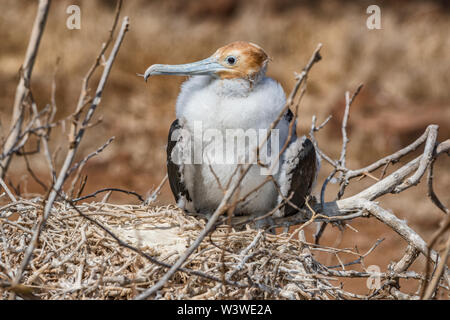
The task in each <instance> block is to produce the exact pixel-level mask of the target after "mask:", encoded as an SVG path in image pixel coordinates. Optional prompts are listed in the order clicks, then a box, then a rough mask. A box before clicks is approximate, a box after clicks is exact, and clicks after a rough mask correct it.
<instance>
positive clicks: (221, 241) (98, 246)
mask: <svg viewBox="0 0 450 320" xmlns="http://www.w3.org/2000/svg"><path fill="white" fill-rule="evenodd" d="M40 202H41V200H40V199H33V200H20V201H19V202H17V203H15V204H12V203H11V204H10V205H8V206H7V207H6V206H5V207H3V208H2V217H1V218H2V221H3V222H4V223H2V224H1V225H0V231H1V232H2V234H3V235H4V234H8V235H9V236H8V237H3V239H5V240H6V241H5V242H3V243H2V245H1V246H0V254H1V256H2V260H3V261H5V265H2V266H0V267H2V268H3V269H4V270H5V272H7V270H12V269H13V268H11V266H17V265H19V264H20V263H21V260H22V259H23V253H24V251H25V248H26V247H27V245H28V244H29V241H30V238H31V236H30V235H31V233H32V231H31V229H32V227H33V225H34V224H35V221H36V219H37V217H38V215H39V214H40V207H41V203H40ZM77 208H78V210H79V212H81V213H82V214H83V215H85V216H87V217H89V218H90V219H94V220H95V221H96V222H97V223H100V224H101V225H102V226H103V227H106V228H108V229H109V230H110V231H111V232H113V233H114V234H115V235H116V236H118V237H119V238H121V239H122V240H125V241H126V242H127V243H128V244H129V245H132V246H135V247H136V248H139V249H140V250H142V251H143V252H145V253H146V254H147V255H150V256H151V257H152V258H155V259H158V260H159V261H161V262H163V263H169V264H170V263H174V262H175V261H176V259H177V258H178V257H179V256H180V255H181V254H182V253H183V251H184V250H185V249H186V247H187V246H188V245H189V243H190V242H192V241H194V240H195V239H196V237H197V236H198V235H199V233H200V231H201V230H202V229H203V228H204V221H202V220H197V219H196V218H194V217H190V216H186V215H185V214H184V213H182V212H181V211H180V210H179V209H177V208H174V207H173V206H166V207H148V206H137V205H115V204H108V203H101V202H100V203H85V204H81V205H77ZM53 210H54V212H53V214H52V215H51V217H50V218H49V220H48V221H47V226H46V228H45V230H44V231H43V233H42V234H41V237H40V242H39V246H38V247H37V248H36V249H35V254H34V257H33V259H32V260H31V262H30V264H29V267H28V268H27V269H26V270H25V272H24V278H23V282H22V284H21V285H19V286H17V287H14V288H11V287H9V283H8V282H7V281H5V279H0V286H1V287H3V288H7V289H8V290H2V291H3V292H2V295H1V296H2V297H3V298H4V299H7V298H8V297H9V296H10V294H11V292H14V293H15V294H17V295H19V296H20V297H22V298H33V299H36V298H39V299H130V298H133V297H135V296H136V295H137V294H139V293H141V292H142V291H143V290H144V289H146V288H148V287H150V286H152V285H153V284H155V283H156V282H157V281H158V280H159V278H160V277H162V276H163V275H164V273H165V270H166V269H165V268H163V267H161V266H159V265H157V264H155V263H152V262H150V261H147V260H146V259H145V257H143V256H142V255H140V254H138V253H137V252H135V251H132V250H130V249H129V248H126V247H124V246H121V245H118V242H117V241H116V240H115V239H114V238H112V237H111V236H110V235H109V234H107V233H106V232H105V231H104V230H103V229H101V228H100V227H99V226H98V225H97V224H94V223H92V221H88V220H87V219H86V218H85V217H82V216H80V214H79V212H77V211H75V210H74V209H73V208H72V207H71V206H70V205H68V204H64V203H55V205H54V209H53ZM156 235H158V236H156ZM299 238H300V239H302V238H301V237H299ZM12 248H14V250H12ZM372 250H375V245H374V246H373V247H372V249H371V250H369V251H368V252H365V253H360V252H358V251H355V250H354V249H352V248H343V249H336V248H331V247H326V246H319V245H313V244H311V243H308V242H306V241H305V240H304V239H303V240H298V239H297V237H292V236H291V235H290V234H286V233H282V234H278V235H271V234H267V233H264V232H262V231H257V230H254V229H250V228H247V229H246V230H243V231H236V230H230V229H229V228H228V226H219V227H218V228H217V229H216V230H215V231H214V232H213V233H212V234H211V236H210V237H209V238H208V239H207V240H205V241H204V242H203V243H202V244H201V245H200V246H199V247H198V248H197V250H196V251H195V252H194V254H193V255H192V256H191V257H190V258H189V260H188V261H187V262H186V263H185V264H184V268H187V269H189V270H195V271H200V272H204V274H208V275H209V276H213V277H216V278H218V279H226V280H227V281H231V282H234V283H235V285H224V284H222V283H221V282H217V281H214V280H211V279H208V278H204V277H202V276H192V275H189V274H187V273H186V272H177V273H176V274H175V276H174V277H173V278H172V279H171V280H170V281H169V282H167V284H166V285H165V286H164V287H163V288H162V289H161V290H159V291H158V294H157V296H156V297H155V298H156V299H330V298H332V299H364V298H365V297H367V296H370V294H371V293H373V291H371V290H369V289H367V290H366V293H365V294H363V295H361V294H355V293H352V292H349V291H348V290H344V289H343V284H342V282H341V280H342V278H344V279H345V278H346V277H349V276H354V275H355V274H357V275H359V276H357V278H358V277H359V278H360V279H361V282H364V283H365V282H366V281H367V278H368V274H367V272H365V270H366V267H367V266H364V261H365V258H366V256H367V255H369V254H371V252H372ZM317 253H322V255H327V256H340V257H341V258H342V259H343V258H345V257H346V256H349V257H351V258H352V260H357V259H358V258H361V262H360V263H358V264H357V265H359V267H357V268H356V269H353V271H351V270H350V271H348V269H347V271H343V270H342V269H340V271H338V270H337V269H336V270H334V269H333V268H327V267H325V266H324V265H323V264H322V263H324V262H322V263H320V262H319V261H317V260H315V259H316V258H313V256H312V255H311V254H314V256H317ZM323 260H324V261H326V259H323ZM344 270H345V268H344ZM397 275H399V276H400V278H405V279H406V278H411V279H416V280H417V279H421V278H422V276H421V275H420V274H418V273H415V272H412V271H409V272H407V273H402V274H397ZM9 276H10V277H11V278H12V277H13V275H9ZM391 276H392V274H389V273H386V274H384V273H383V274H382V275H381V280H385V279H387V278H389V277H391ZM416 280H415V281H416ZM446 290H448V288H447V289H446ZM446 290H440V294H438V296H442V295H443V294H445V291H446ZM381 297H383V296H381ZM384 297H385V298H390V296H389V294H387V295H385V296H384ZM378 298H380V297H378Z"/></svg>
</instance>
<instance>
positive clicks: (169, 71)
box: [144, 57, 226, 81]
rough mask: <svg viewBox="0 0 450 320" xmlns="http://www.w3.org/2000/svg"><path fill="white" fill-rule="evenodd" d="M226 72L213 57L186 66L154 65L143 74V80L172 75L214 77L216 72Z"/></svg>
mask: <svg viewBox="0 0 450 320" xmlns="http://www.w3.org/2000/svg"><path fill="white" fill-rule="evenodd" d="M223 70H226V67H224V66H223V65H221V64H220V63H219V62H218V61H217V59H216V58H215V57H209V58H206V59H204V60H200V61H197V62H193V63H186V64H176V65H169V64H154V65H152V66H150V67H149V68H148V69H147V70H146V71H145V73H144V80H145V81H147V79H148V78H149V77H150V76H154V75H173V76H190V75H214V74H215V73H216V72H217V71H223Z"/></svg>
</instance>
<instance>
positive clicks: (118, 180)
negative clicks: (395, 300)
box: [0, 0, 450, 292]
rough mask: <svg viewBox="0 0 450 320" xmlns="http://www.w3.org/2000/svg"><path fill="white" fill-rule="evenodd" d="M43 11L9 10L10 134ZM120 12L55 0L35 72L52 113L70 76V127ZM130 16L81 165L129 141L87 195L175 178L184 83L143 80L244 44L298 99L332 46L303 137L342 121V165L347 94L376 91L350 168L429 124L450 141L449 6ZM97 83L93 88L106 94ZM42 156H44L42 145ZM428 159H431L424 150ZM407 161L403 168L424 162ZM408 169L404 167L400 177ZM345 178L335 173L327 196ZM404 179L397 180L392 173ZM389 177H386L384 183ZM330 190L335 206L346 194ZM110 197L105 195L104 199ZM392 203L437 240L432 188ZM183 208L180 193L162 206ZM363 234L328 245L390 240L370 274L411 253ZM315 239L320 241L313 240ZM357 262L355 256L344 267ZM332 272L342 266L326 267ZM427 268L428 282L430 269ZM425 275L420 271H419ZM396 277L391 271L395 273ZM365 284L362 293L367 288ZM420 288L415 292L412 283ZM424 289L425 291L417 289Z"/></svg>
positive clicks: (132, 6) (184, 8)
mask: <svg viewBox="0 0 450 320" xmlns="http://www.w3.org/2000/svg"><path fill="white" fill-rule="evenodd" d="M72 4H76V5H78V6H80V8H81V29H80V30H76V29H75V30H69V29H68V28H67V27H66V20H67V18H68V17H69V14H67V13H66V9H67V7H68V6H69V5H72ZM371 4H377V5H379V6H380V8H381V29H380V30H369V29H368V28H367V26H366V20H367V18H368V17H369V14H367V13H366V9H367V7H368V6H369V5H371ZM36 8H37V1H29V0H2V14H1V16H0V39H2V40H1V45H0V84H1V85H0V120H1V125H2V126H1V130H2V132H1V133H2V134H3V135H5V134H6V133H7V130H8V128H9V122H10V116H11V108H12V105H13V100H14V92H15V88H16V85H17V81H18V78H19V77H18V70H19V68H20V66H21V64H22V62H23V59H24V55H25V51H26V46H27V43H28V39H29V35H30V32H31V27H32V23H33V21H34V17H35V14H36ZM114 9H115V1H109V0H97V1H75V0H70V1H66V0H58V1H53V3H52V6H51V9H50V13H49V17H48V21H47V26H46V30H45V33H44V36H43V39H42V42H41V46H40V49H39V55H38V58H37V61H36V64H35V67H34V71H33V76H32V82H31V88H32V92H33V95H34V97H35V99H36V101H37V103H38V106H39V108H43V107H44V106H45V105H46V104H47V103H49V102H50V97H51V87H52V81H53V74H54V72H55V66H56V61H57V59H60V63H59V67H58V69H57V72H56V104H57V107H58V113H57V118H59V119H62V118H64V117H66V116H68V115H69V114H70V113H71V112H72V111H73V110H74V109H75V106H76V103H77V99H78V96H79V92H80V88H81V80H82V79H83V77H84V75H85V74H86V72H87V70H88V69H89V67H90V66H91V64H92V63H93V61H94V59H95V57H96V55H97V53H98V51H99V49H100V48H101V44H102V42H103V41H105V40H106V38H107V36H108V31H109V29H110V26H111V24H112V19H113V16H114ZM124 15H127V16H129V17H130V22H131V26H130V30H129V32H128V34H127V35H126V37H125V40H124V43H123V45H122V47H121V49H120V51H119V55H118V58H117V60H116V61H115V63H114V66H113V69H112V72H111V75H110V77H109V80H108V84H107V86H106V90H105V92H104V94H103V98H102V102H101V104H100V107H99V108H98V109H97V112H96V115H95V117H96V118H97V119H100V118H101V119H102V122H101V123H100V124H98V125H97V126H96V127H94V128H92V129H89V130H88V132H87V135H86V136H85V138H84V140H83V142H82V144H81V148H80V150H79V152H78V159H81V158H83V157H84V156H86V155H87V154H88V153H90V152H92V151H94V150H95V149H97V148H98V147H99V146H101V145H102V144H103V143H105V142H106V141H107V140H108V138H109V137H111V136H115V137H116V139H115V141H114V142H113V143H112V144H111V145H110V146H109V147H108V148H107V149H106V150H105V151H104V152H102V153H101V154H100V155H99V156H97V157H94V158H93V159H92V160H90V162H89V163H88V165H87V166H86V168H85V172H84V173H85V174H86V175H87V176H88V179H87V185H86V188H85V192H84V193H85V194H87V193H90V192H93V191H95V190H97V189H100V188H104V187H117V188H124V189H128V190H134V191H136V192H138V193H140V194H144V195H145V194H147V193H148V192H149V191H151V190H153V189H154V188H155V187H156V186H157V185H158V184H159V182H160V181H161V179H162V178H163V177H164V175H165V174H166V165H165V163H166V153H165V146H166V143H167V134H168V129H169V127H170V124H171V122H172V121H173V120H174V117H175V101H176V98H177V95H178V92H179V87H180V85H181V83H182V82H183V81H184V79H183V78H182V77H164V76H159V77H154V78H152V79H151V80H150V81H149V83H147V84H146V83H145V82H144V81H143V79H142V78H140V77H137V76H136V73H143V72H144V71H145V70H146V68H147V67H148V66H150V65H151V64H154V63H169V64H177V63H186V62H192V61H195V60H198V59H202V58H205V57H208V56H209V55H210V54H212V53H213V52H214V51H215V50H216V49H217V48H218V47H221V46H223V45H225V44H227V43H229V42H232V41H236V40H245V41H251V42H254V43H256V44H258V45H260V46H261V47H263V48H264V49H265V50H266V52H267V53H268V54H269V55H270V56H271V57H272V59H273V61H271V63H270V64H269V69H268V76H270V77H273V78H275V79H276V80H278V81H279V82H280V83H281V85H282V86H283V88H284V89H285V91H286V92H287V93H288V92H290V90H291V88H292V86H293V85H294V83H295V80H294V72H300V71H301V69H302V67H303V66H304V65H305V64H306V62H307V61H308V59H309V57H310V56H311V54H312V52H313V51H314V49H315V48H316V47H317V44H318V43H319V42H320V43H323V48H322V50H321V53H322V56H323V59H322V61H321V62H320V63H319V64H317V65H315V66H314V67H313V69H312V71H311V72H310V75H309V81H308V88H307V94H306V96H305V97H304V99H303V101H302V104H301V109H300V119H299V127H298V132H299V133H301V134H305V133H307V131H308V130H309V127H310V124H311V117H312V115H313V114H315V115H317V117H318V122H319V123H321V122H322V121H323V120H324V119H325V118H326V117H327V116H328V115H330V114H331V115H332V116H333V118H332V120H331V121H330V123H329V124H328V125H327V126H326V127H325V128H324V129H323V130H321V131H320V132H319V133H318V134H317V139H318V140H319V144H320V146H321V148H322V149H323V150H324V151H325V152H327V153H328V154H329V155H331V156H333V157H335V158H336V157H338V155H339V151H340V143H341V140H340V139H341V134H340V121H341V119H342V115H343V110H344V92H345V91H346V90H349V91H351V92H352V91H354V90H355V89H356V87H357V86H358V85H359V84H360V83H363V84H364V88H363V90H362V92H361V93H360V95H359V96H358V97H357V99H356V100H355V102H354V104H353V105H352V108H351V113H350V122H349V136H350V144H349V147H348V166H349V167H350V168H352V169H356V168H359V167H362V166H365V165H368V164H369V163H371V162H373V161H375V160H377V159H379V158H381V157H383V156H385V155H387V154H389V153H392V152H394V151H396V150H398V149H399V148H401V147H403V146H405V145H407V144H409V143H411V142H413V141H414V140H415V139H417V138H418V137H419V136H420V135H421V134H422V133H423V131H424V130H425V128H426V127H427V125H428V124H431V123H435V124H438V125H439V126H440V131H439V140H441V141H442V140H445V139H447V138H449V137H450V88H449V87H450V59H449V53H450V19H449V17H450V6H449V5H448V2H446V1H406V0H405V1H403V0H397V1H376V2H375V1H307V0H303V1H295V0H260V1H257V0H247V1H238V0H215V1H207V0H197V1H182V0H155V1H144V0H130V1H125V2H124V5H123V8H122V16H124ZM100 73H101V71H99V72H97V73H96V75H95V77H94V78H93V81H92V85H91V87H92V90H95V87H96V80H97V79H98V77H99V75H100ZM55 131H56V132H53V133H54V134H56V136H58V137H59V138H58V139H54V140H53V141H52V146H51V147H52V150H53V151H55V150H57V149H58V146H61V149H60V151H59V152H58V153H57V154H56V161H57V163H59V164H60V163H61V161H62V160H63V158H64V154H65V150H66V149H65V145H66V140H65V139H66V136H67V133H65V132H63V131H62V130H61V129H55ZM29 148H32V146H29ZM418 152H421V151H420V150H419V151H418ZM412 157H413V156H410V157H407V158H405V159H404V161H402V162H401V163H405V161H407V160H409V159H412ZM30 159H32V162H31V165H32V167H33V169H34V170H35V172H36V173H37V175H38V176H39V178H40V179H42V180H43V181H46V182H48V171H47V167H46V164H45V162H44V158H43V157H41V156H34V157H31V158H30ZM397 166H398V165H397ZM25 168H26V167H25V163H24V161H23V159H21V158H17V157H16V158H14V162H13V163H12V166H11V168H10V170H9V172H8V179H9V181H11V183H12V184H13V185H14V188H16V189H18V190H20V191H21V192H22V193H23V194H29V195H32V194H39V193H42V191H43V190H42V189H41V188H40V186H39V185H38V184H36V183H35V182H34V181H33V180H32V179H31V178H30V177H29V175H27V174H25V173H26V169H25ZM449 169H450V161H449V158H448V157H441V158H440V159H438V161H437V162H436V165H435V190H436V193H437V194H438V196H439V197H440V198H441V201H442V202H443V203H444V204H446V205H447V206H448V205H449V203H450V192H449V190H450V170H449ZM330 171H331V169H330V167H329V166H328V165H327V164H325V163H324V164H323V167H322V170H321V174H320V177H319V183H318V186H319V187H316V190H315V193H318V192H319V189H320V186H321V185H322V182H323V180H324V178H325V177H326V176H327V175H328V174H329V172H330ZM391 171H392V168H391V169H390V170H389V171H388V172H391ZM379 174H380V173H379V172H375V174H374V175H375V176H379ZM371 183H373V181H370V179H369V178H365V179H363V180H362V181H359V182H356V183H353V185H354V186H352V187H350V188H348V191H347V194H346V195H351V194H353V193H355V192H357V191H358V190H360V189H362V188H364V187H367V186H368V185H370V184H371ZM335 192H336V186H333V185H330V187H329V188H328V193H327V200H332V199H333V198H334V196H335V194H336V193H335ZM100 199H101V196H100ZM111 201H113V202H122V203H130V202H131V203H135V199H134V198H130V197H126V196H123V195H120V194H117V195H116V194H114V195H113V196H112V198H111ZM381 202H382V205H383V206H385V207H386V208H389V209H391V210H392V211H393V212H395V214H396V215H397V216H399V217H400V218H402V219H406V220H407V221H408V223H409V225H410V226H411V227H412V228H413V229H415V230H416V231H418V232H419V234H420V235H421V236H422V237H424V239H425V240H426V241H428V240H429V239H430V237H431V235H432V233H433V232H434V231H435V230H436V229H437V228H438V226H439V221H440V220H441V219H442V217H443V214H442V212H441V211H439V210H438V209H437V208H436V207H434V206H433V205H432V204H431V202H430V200H429V199H428V198H427V196H426V186H425V183H423V182H422V183H421V184H420V185H419V186H418V187H415V188H411V189H409V190H408V191H406V192H404V193H402V194H401V195H397V196H392V195H387V196H385V197H383V198H382V199H381ZM168 203H174V200H173V198H172V195H171V193H170V190H169V187H168V185H166V186H165V187H164V188H163V189H162V192H161V195H160V197H159V198H158V200H157V202H156V204H158V205H162V204H168ZM351 225H352V226H353V227H354V228H355V229H357V230H358V232H355V231H353V230H350V229H346V230H345V231H344V232H341V231H339V229H338V228H336V227H328V228H327V230H326V231H325V234H324V237H323V238H322V243H323V244H326V245H338V246H340V247H351V248H354V247H355V246H357V248H358V250H360V252H365V251H366V250H368V249H369V248H370V247H371V246H372V244H373V243H374V242H375V241H376V240H377V239H379V238H384V239H385V240H384V241H383V242H382V243H381V244H380V245H379V247H378V248H377V249H376V250H375V251H374V252H373V253H372V254H371V255H370V256H369V257H368V258H367V259H366V261H365V263H366V265H370V264H376V265H380V266H386V265H387V264H388V263H389V262H390V261H391V260H398V259H400V258H401V256H402V253H403V251H404V249H405V247H406V244H405V242H404V241H403V240H402V239H401V238H400V237H399V236H397V235H396V234H394V233H393V232H391V231H390V230H389V229H387V228H386V227H384V226H383V225H382V224H380V223H379V222H378V221H376V220H375V219H359V220H356V221H354V222H352V223H351ZM313 231H314V230H313V229H309V230H308V233H307V238H308V240H310V241H312V232H313ZM341 258H343V260H346V261H347V262H348V261H350V260H352V257H347V258H346V257H341ZM325 263H328V265H333V264H336V263H337V261H333V260H330V261H325ZM414 268H416V269H417V270H423V268H424V264H423V259H419V260H418V261H417V262H416V263H415V265H414ZM414 268H413V270H414ZM382 271H385V270H383V268H382ZM358 281H359V282H358ZM364 281H365V280H349V281H347V282H346V284H345V285H346V286H354V287H355V290H359V291H360V292H366V291H367V288H366V286H365V285H364ZM404 285H408V283H404ZM415 289H416V288H415V287H412V286H411V290H415Z"/></svg>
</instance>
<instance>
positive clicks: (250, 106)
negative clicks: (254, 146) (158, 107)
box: [176, 76, 286, 130]
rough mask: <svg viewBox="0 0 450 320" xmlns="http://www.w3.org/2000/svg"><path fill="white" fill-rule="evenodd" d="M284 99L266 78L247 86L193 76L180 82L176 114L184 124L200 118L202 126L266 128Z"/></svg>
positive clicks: (236, 81) (280, 88)
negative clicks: (184, 120) (183, 119)
mask: <svg viewBox="0 0 450 320" xmlns="http://www.w3.org/2000/svg"><path fill="white" fill-rule="evenodd" d="M285 102H286V97H285V94H284V91H283V88H282V87H281V86H280V84H279V83H277V82H276V81H274V80H272V79H270V78H267V77H266V78H263V79H261V81H259V82H258V83H257V84H256V85H255V86H254V87H250V84H249V82H248V81H246V80H241V79H233V80H220V79H214V78H211V77H209V76H195V77H192V78H190V79H189V80H187V81H186V82H184V83H183V85H182V88H181V92H180V95H179V97H178V101H177V110H176V113H177V118H178V119H181V118H185V119H186V120H187V122H188V125H189V124H190V123H191V122H192V121H202V122H203V126H204V128H214V129H219V130H220V129H228V128H242V129H248V128H255V129H266V128H268V127H269V126H270V124H271V123H272V122H273V120H275V119H276V117H277V116H278V114H279V113H280V111H281V109H282V108H283V107H284V105H285Z"/></svg>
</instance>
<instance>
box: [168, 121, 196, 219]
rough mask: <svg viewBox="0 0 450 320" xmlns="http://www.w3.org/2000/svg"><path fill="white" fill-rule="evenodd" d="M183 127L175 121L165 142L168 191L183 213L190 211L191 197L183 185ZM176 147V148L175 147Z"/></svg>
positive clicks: (191, 205)
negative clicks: (169, 190)
mask: <svg viewBox="0 0 450 320" xmlns="http://www.w3.org/2000/svg"><path fill="white" fill-rule="evenodd" d="M182 129H183V126H182V125H181V124H180V122H179V121H178V119H177V120H175V121H174V122H173V123H172V125H171V126H170V131H169V137H168V141H167V175H168V177H169V184H170V189H171V190H172V193H173V195H174V197H175V200H176V201H177V205H178V206H179V207H180V208H181V209H184V210H185V211H192V209H193V202H192V197H191V195H190V194H189V191H188V189H187V187H186V184H185V182H184V181H185V177H184V164H183V163H182V161H181V159H183V157H182V154H181V153H182V150H183V148H180V147H182V145H183V144H184V143H185V141H183V135H182ZM177 146H178V147H177Z"/></svg>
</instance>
